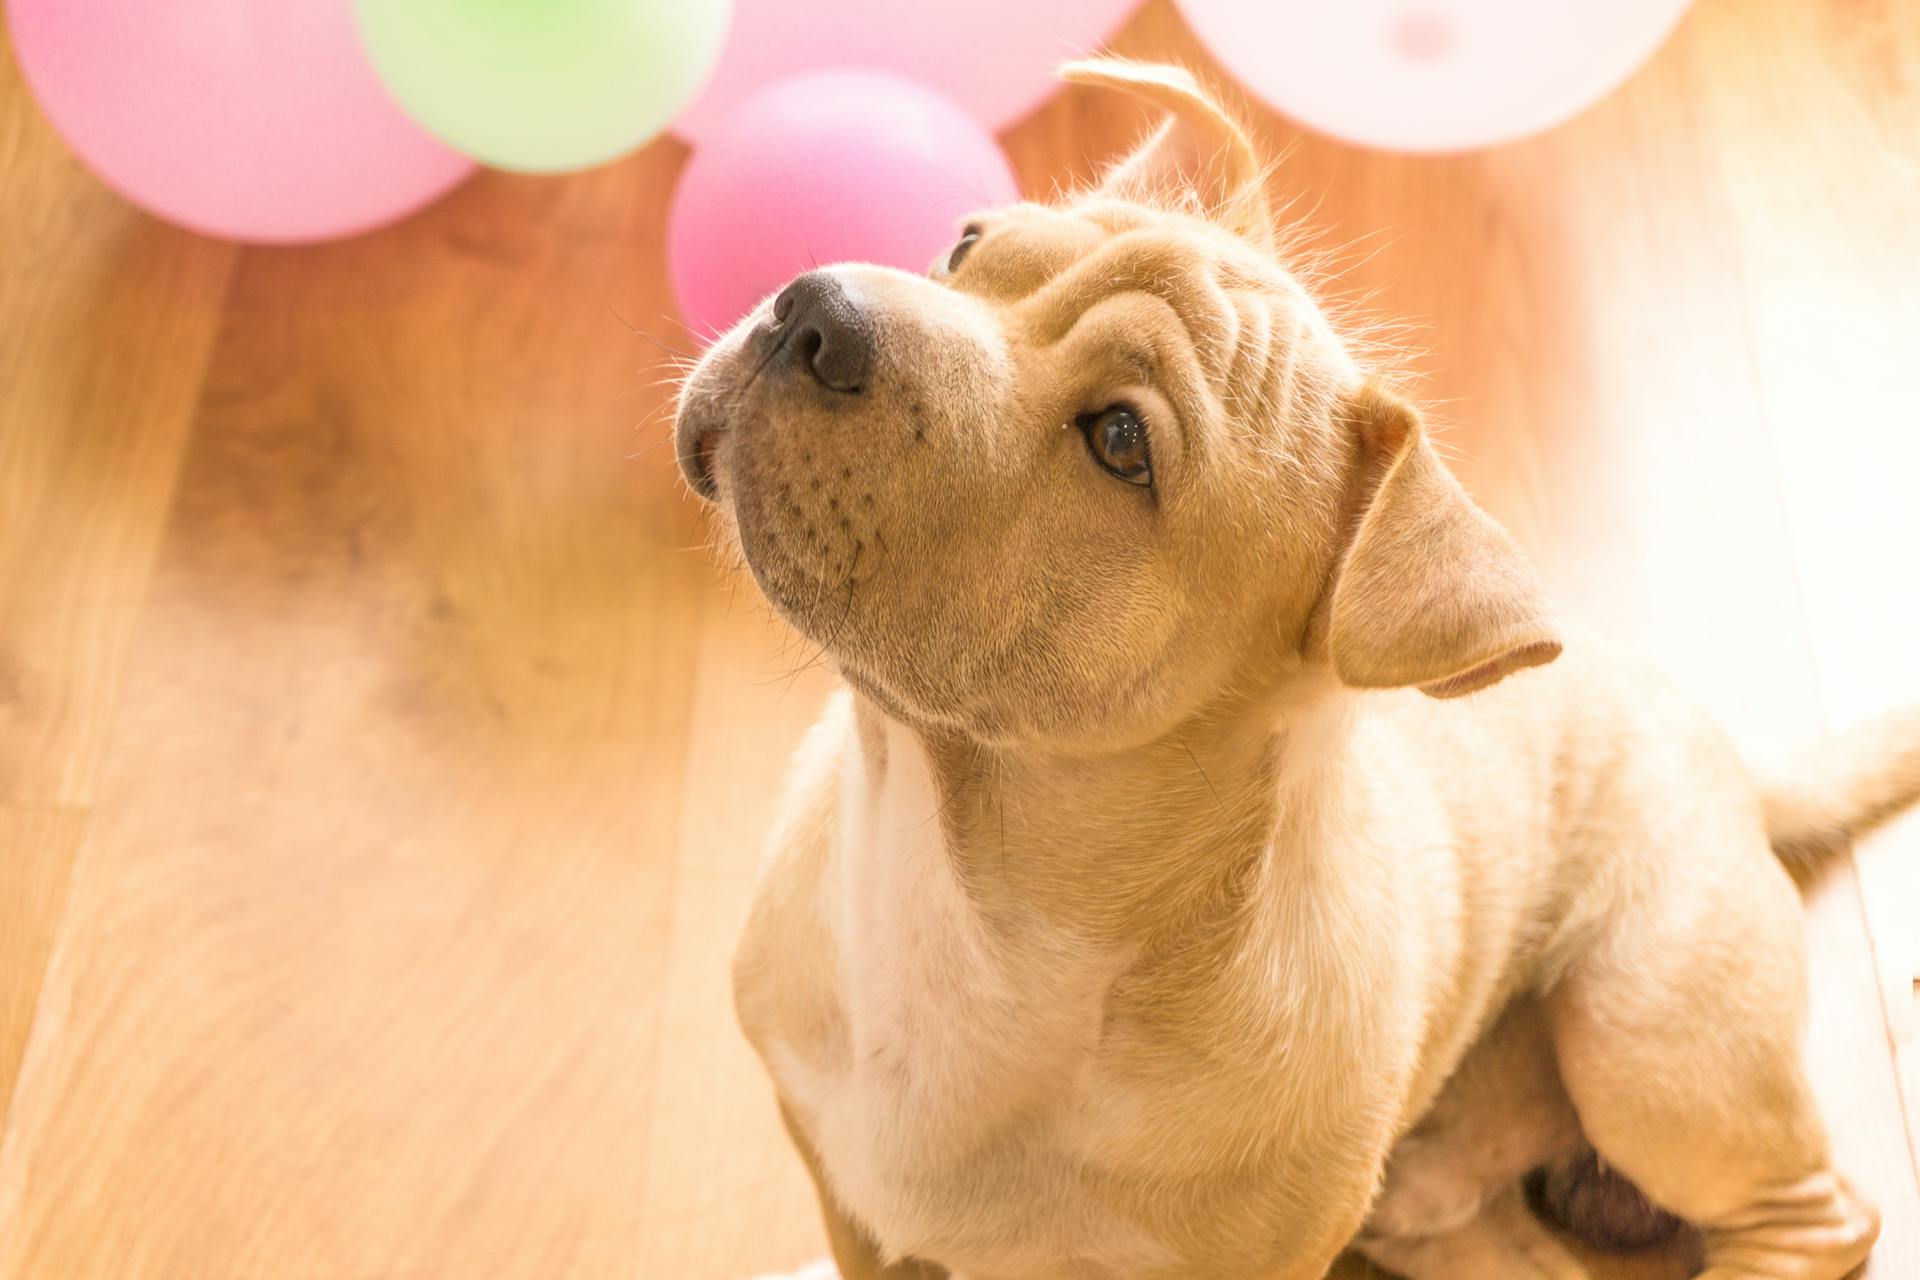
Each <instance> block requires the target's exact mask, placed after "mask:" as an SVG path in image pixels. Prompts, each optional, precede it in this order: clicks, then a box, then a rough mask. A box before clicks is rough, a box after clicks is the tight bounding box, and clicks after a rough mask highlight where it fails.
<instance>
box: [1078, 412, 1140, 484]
mask: <svg viewBox="0 0 1920 1280" xmlns="http://www.w3.org/2000/svg"><path fill="white" fill-rule="evenodd" d="M1080 429H1081V430H1082V431H1084V432H1085V433H1086V436H1087V451H1088V452H1089V453H1091V454H1092V455H1093V460H1094V461H1095V462H1097V463H1099V464H1100V465H1101V466H1102V467H1105V468H1106V469H1107V470H1108V471H1111V472H1112V473H1113V474H1114V475H1116V476H1119V477H1120V478H1121V479H1122V480H1125V481H1126V482H1127V483H1128V484H1137V485H1140V486H1142V487H1143V488H1144V487H1146V486H1149V485H1151V484H1152V483H1153V453H1152V451H1151V450H1150V449H1149V448H1148V446H1147V424H1146V423H1144V422H1142V421H1141V420H1140V415H1138V414H1136V413H1135V412H1134V411H1133V410H1131V409H1129V408H1127V407H1126V406H1125V405H1121V404H1116V405H1113V406H1111V407H1109V408H1106V409H1102V410H1101V411H1100V412H1099V413H1089V414H1087V415H1085V416H1084V417H1082V418H1081V419H1080Z"/></svg>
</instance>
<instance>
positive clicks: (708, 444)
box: [680, 423, 728, 502]
mask: <svg viewBox="0 0 1920 1280" xmlns="http://www.w3.org/2000/svg"><path fill="white" fill-rule="evenodd" d="M727 431H728V428H727V427H726V426H725V425H724V424H720V423H716V424H714V425H711V426H705V427H701V428H698V429H697V430H695V431H694V432H693V433H692V438H691V439H690V441H689V442H688V444H687V446H686V447H685V452H684V455H683V456H682V457H681V459H680V466H681V470H682V471H684V472H685V473H686V477H687V483H688V484H689V485H690V486H692V488H693V491H694V492H695V493H697V494H699V495H700V496H701V497H703V498H705V499H706V500H707V501H708V502H714V501H717V500H718V499H719V497H720V481H719V480H718V479H717V478H716V477H715V475H714V469H713V464H714V458H715V455H717V454H718V453H719V452H720V443H721V441H722V439H723V438H724V437H725V436H726V434H727Z"/></svg>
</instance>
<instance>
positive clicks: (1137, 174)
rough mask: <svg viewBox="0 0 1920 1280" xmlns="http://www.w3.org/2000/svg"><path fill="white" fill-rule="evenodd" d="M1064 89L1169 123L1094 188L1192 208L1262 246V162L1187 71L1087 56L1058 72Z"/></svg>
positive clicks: (1265, 235)
mask: <svg viewBox="0 0 1920 1280" xmlns="http://www.w3.org/2000/svg"><path fill="white" fill-rule="evenodd" d="M1060 78H1061V79H1062V80H1065V81H1067V82H1068V83H1069V84H1086V85H1097V86H1100V87H1102V88H1107V89H1118V90H1119V91H1120V92H1122V93H1129V94H1132V95H1133V96H1134V97H1136V98H1144V99H1146V100H1147V101H1148V102H1151V103H1153V104H1155V105H1156V106H1159V107H1162V108H1164V109H1165V110H1166V111H1167V113H1168V119H1167V120H1166V122H1165V123H1163V124H1162V125H1161V126H1160V127H1159V128H1158V129H1156V130H1155V131H1154V133H1153V135H1152V136H1151V137H1149V138H1148V139H1147V140H1146V141H1145V142H1143V143H1141V144H1140V146H1139V147H1137V148H1135V149H1134V152H1133V154H1131V155H1129V156H1127V157H1126V158H1125V159H1124V160H1121V161H1119V162H1118V163H1116V164H1114V165H1113V166H1112V167H1111V168H1109V169H1108V170H1107V172H1106V174H1105V176H1104V177H1102V178H1101V180H1100V185H1099V186H1098V187H1096V188H1095V191H1096V192H1097V193H1098V194H1100V195H1104V196H1112V197H1114V198H1116V199H1122V200H1134V201H1138V202H1140V203H1142V204H1154V205H1162V206H1165V205H1169V204H1172V205H1174V206H1175V207H1177V206H1178V205H1179V204H1180V203H1182V202H1186V203H1191V204H1193V205H1194V206H1196V207H1197V209H1198V211H1199V212H1200V213H1201V214H1202V215H1203V216H1205V217H1207V218H1209V219H1211V220H1212V221H1214V222H1218V223H1219V224H1220V225H1222V226H1224V227H1226V228H1227V229H1228V230H1230V231H1234V232H1236V233H1238V234H1240V235H1242V236H1246V237H1249V238H1251V239H1253V240H1256V241H1258V242H1261V243H1267V242H1268V241H1269V240H1270V238H1271V236H1272V231H1273V221H1272V216H1271V213H1270V211H1269V209H1268V207H1267V191H1266V183H1265V182H1264V181H1263V180H1262V170H1261V166H1260V157H1259V155H1258V153H1256V152H1255V151H1254V149H1253V144H1252V143H1251V142H1249V141H1248V140H1247V134H1246V131H1245V130H1244V129H1242V128H1241V127H1240V125H1239V123H1238V122H1237V121H1235V120H1234V118H1233V117H1232V116H1230V115H1228V114H1227V112H1226V111H1224V110H1223V109H1222V108H1221V107H1220V104H1219V103H1217V102H1215V101H1214V100H1213V98H1212V96H1211V95H1209V94H1208V93H1207V91H1206V90H1205V89H1203V88H1201V87H1200V84H1199V82H1198V81H1196V80H1195V79H1194V78H1193V74H1192V73H1191V72H1189V71H1188V70H1187V69H1186V68H1184V67H1170V66H1161V65H1156V64H1153V63H1145V62H1129V61H1127V60H1125V59H1123V58H1089V59H1086V60H1085V61H1081V62H1069V63H1067V64H1066V65H1065V66H1063V67H1061V68H1060Z"/></svg>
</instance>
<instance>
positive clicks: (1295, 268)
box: [1059, 57, 1420, 396]
mask: <svg viewBox="0 0 1920 1280" xmlns="http://www.w3.org/2000/svg"><path fill="white" fill-rule="evenodd" d="M1059 75H1060V78H1061V79H1062V80H1064V81H1066V82H1067V83H1068V84H1074V85H1084V86H1088V87H1091V88H1101V89H1109V90H1112V91H1115V92H1119V93H1125V94H1128V95H1129V96H1131V97H1135V98H1139V99H1141V100H1143V101H1146V102H1149V103H1152V104H1153V105H1155V106H1157V107H1159V108H1161V109H1162V110H1163V111H1165V112H1166V119H1165V120H1164V121H1162V122H1161V123H1160V124H1159V125H1158V126H1157V127H1155V129H1154V130H1153V131H1152V132H1151V133H1149V134H1148V135H1147V136H1146V137H1145V138H1144V139H1142V140H1141V141H1140V142H1139V143H1138V144H1137V145H1136V146H1135V147H1134V149H1133V150H1132V152H1131V153H1129V154H1128V155H1127V156H1126V157H1125V158H1124V159H1122V160H1120V161H1118V162H1117V163H1115V164H1113V165H1111V166H1109V167H1108V168H1107V169H1106V170H1105V172H1104V173H1103V174H1102V175H1101V177H1100V178H1099V180H1098V181H1096V182H1094V183H1093V184H1091V185H1089V186H1085V187H1080V188H1075V189H1072V190H1069V191H1067V192H1065V193H1064V201H1065V202H1066V203H1069V204H1071V203H1077V202H1084V201H1087V200H1093V199H1100V198H1112V199H1122V200H1127V201H1130V202H1132V203H1135V204H1141V205H1145V206H1147V207H1149V208H1153V209H1159V210H1163V211H1165V212H1168V213H1174V214H1180V215H1184V216H1186V217H1190V218H1193V219H1195V220H1197V221H1201V222H1206V223H1210V224H1212V225H1213V226H1216V227H1218V228H1220V229H1221V230H1224V231H1226V232H1228V233H1230V234H1232V235H1234V236H1236V237H1238V238H1239V239H1240V240H1242V241H1243V242H1244V243H1245V244H1247V246H1248V247H1250V248H1251V249H1253V250H1255V251H1257V252H1258V253H1259V254H1260V255H1261V256H1262V257H1264V258H1265V259H1266V260H1268V261H1269V262H1271V263H1272V264H1273V265H1274V266H1275V267H1277V268H1279V269H1280V271H1281V272H1283V273H1284V275H1285V276H1286V277H1287V281H1288V286H1289V287H1290V288H1293V289H1297V290H1298V291H1299V292H1300V293H1302V294H1303V295H1304V296H1305V297H1306V298H1307V299H1308V300H1309V301H1310V302H1311V303H1312V304H1313V306H1314V308H1315V309H1316V310H1317V311H1318V312H1319V314H1320V315H1321V316H1322V317H1323V318H1324V319H1325V320H1326V323H1327V325H1328V327H1329V328H1330V329H1331V331H1332V332H1333V334H1334V335H1335V337H1336V338H1337V340H1338V341H1339V344H1340V346H1341V348H1342V350H1343V351H1344V352H1345V353H1346V354H1347V356H1348V357H1349V358H1350V359H1351V360H1352V361H1353V363H1354V364H1355V366H1356V367H1357V368H1358V369H1360V370H1362V371H1363V372H1364V374H1365V376H1366V377H1367V378H1368V379H1369V380H1370V381H1373V382H1374V383H1376V384H1378V385H1380V386H1383V387H1385V388H1386V389H1388V390H1391V391H1395V392H1400V393H1402V394H1407V395H1409V396H1411V395H1412V393H1413V391H1414V390H1415V383H1416V379H1415V378H1414V377H1413V376H1412V374H1411V373H1410V372H1409V370H1410V367H1411V365H1412V363H1413V360H1414V359H1415V358H1416V357H1417V356H1418V355H1419V354H1420V350H1419V348H1418V347H1416V346H1415V345H1414V344H1413V342H1412V341H1411V337H1412V334H1413V333H1414V332H1415V331H1416V330H1417V329H1418V328H1419V326H1417V325H1415V324H1412V323H1409V322H1407V321H1405V320H1404V319H1400V318H1397V317H1390V316H1388V315H1386V314H1384V313H1382V312H1379V311H1376V310H1374V309H1373V298H1372V296H1371V295H1361V296H1353V295H1349V294H1346V293H1343V291H1342V289H1341V286H1340V281H1341V280H1342V279H1343V278H1344V277H1345V276H1346V275H1347V274H1348V273H1349V272H1351V271H1352V270H1353V269H1354V267H1355V266H1356V265H1359V264H1363V263H1364V262H1366V261H1367V260H1368V259H1370V258H1371V257H1372V256H1373V255H1374V254H1376V253H1379V252H1380V251H1381V249H1382V248H1383V247H1384V245H1383V244H1369V243H1368V238H1367V237H1361V238H1357V239H1354V240H1350V241H1347V242H1344V243H1338V244H1331V245H1330V244H1329V243H1328V236H1327V232H1326V228H1325V227H1324V226H1323V225H1322V224H1320V223H1318V222H1317V221H1316V220H1315V219H1316V215H1317V213H1318V209H1319V206H1318V204H1317V203H1316V204H1314V205H1313V206H1310V207H1307V208H1301V207H1299V201H1298V199H1297V198H1293V199H1286V200H1282V201H1280V202H1278V203H1276V202H1275V201H1274V200H1273V198H1272V195H1271V187H1272V185H1273V179H1274V177H1275V176H1276V175H1277V174H1278V173H1279V172H1280V170H1281V169H1282V167H1283V166H1284V165H1285V164H1286V161H1287V158H1288V156H1289V155H1290V154H1291V151H1292V148H1290V147H1289V148H1287V149H1284V150H1282V151H1281V152H1280V153H1279V154H1278V155H1276V156H1274V157H1272V158H1270V159H1267V158H1263V157H1262V155H1261V152H1260V148H1259V147H1258V146H1257V145H1256V144H1255V142H1254V139H1253V135H1252V133H1251V131H1250V130H1248V128H1247V127H1246V125H1245V124H1244V122H1243V121H1244V118H1245V113H1244V111H1243V110H1239V109H1236V108H1235V107H1234V106H1232V105H1223V103H1231V102H1232V101H1233V99H1232V98H1230V97H1228V96H1227V95H1226V94H1224V93H1223V91H1222V90H1221V89H1220V88H1219V87H1218V86H1215V85H1212V84H1208V83H1203V82H1202V81H1201V80H1200V79H1199V78H1198V77H1196V76H1195V75H1194V74H1193V73H1192V72H1191V71H1189V70H1188V69H1187V68H1185V67H1179V66H1172V65H1166V64H1158V63H1145V62H1138V61H1134V60H1132V59H1127V58H1114V57H1101V58H1089V59H1082V60H1079V61H1074V62H1068V63H1066V64H1064V65H1063V66H1061V67H1060V69H1059Z"/></svg>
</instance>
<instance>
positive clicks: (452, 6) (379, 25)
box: [357, 0, 733, 172]
mask: <svg viewBox="0 0 1920 1280" xmlns="http://www.w3.org/2000/svg"><path fill="white" fill-rule="evenodd" d="M732 7H733V5H732V0H357V9H358V12H359V18H360V34H361V37H362V38H363V39H364V40H365V41H366V45H367V50H368V52H369V53H370V54H371V55H372V57H373V64H374V66H375V68H376V69H378V71H379V73H380V78H381V79H382V80H383V81H385V82H386V86H387V88H388V89H389V90H390V91H391V92H392V93H393V96H394V97H395V98H397V99H398V100H399V102H400V105H401V106H402V107H404V108H405V109H406V111H407V113H408V114H409V115H411V116H412V117H413V118H414V119H415V120H417V121H418V122H419V123H420V124H421V125H422V126H423V127H424V128H426V130H427V131H428V132H429V133H432V134H434V135H435V136H437V137H438V138H440V139H441V141H443V142H445V143H447V144H448V145H449V146H451V147H453V148H454V149H455V150H457V151H463V152H465V153H466V154H468V155H470V156H472V157H473V158H474V159H476V160H478V161H480V162H481V163H483V164H490V165H493V166H495V167H497V168H502V169H523V170H530V171H536V172H552V171H554V170H560V169H582V168H585V167H587V166H588V165H594V164H599V163H600V162H602V161H604V160H611V159H612V158H613V157H615V156H617V155H619V154H621V153H622V152H624V151H629V150H631V149H633V148H634V147H637V146H639V145H640V144H641V143H643V142H645V141H647V140H648V139H649V138H651V137H653V136H654V135H655V134H657V133H659V132H660V131H661V130H662V129H664V128H666V126H667V125H668V123H669V122H671V121H672V120H673V118H674V116H675V115H677V114H678V113H679V111H680V109H681V108H682V107H684V106H685V105H686V104H687V102H688V100H689V99H691V98H692V97H693V95H694V93H695V91H696V90H698V89H699V88H700V86H701V84H702V83H703V82H704V81H705V80H706V77H707V73H708V72H709V71H711V70H712V69H713V64H714V62H715V61H716V60H717V59H718V58H719V56H720V46H721V44H722V42H723V41H724V40H725V38H726V33H727V20H728V18H729V16H730V14H731V11H732Z"/></svg>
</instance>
